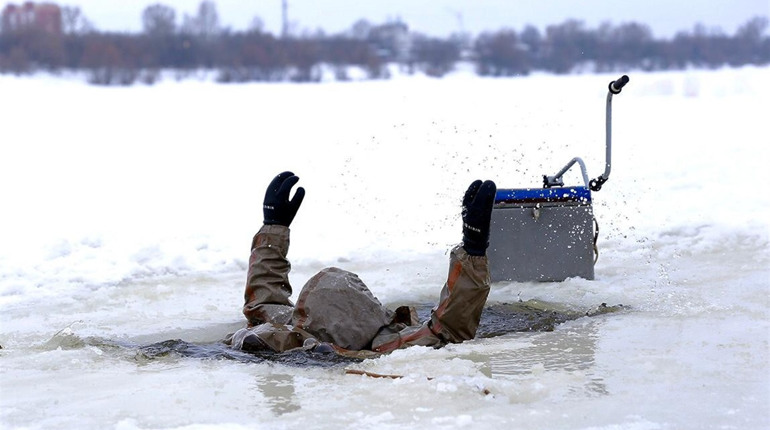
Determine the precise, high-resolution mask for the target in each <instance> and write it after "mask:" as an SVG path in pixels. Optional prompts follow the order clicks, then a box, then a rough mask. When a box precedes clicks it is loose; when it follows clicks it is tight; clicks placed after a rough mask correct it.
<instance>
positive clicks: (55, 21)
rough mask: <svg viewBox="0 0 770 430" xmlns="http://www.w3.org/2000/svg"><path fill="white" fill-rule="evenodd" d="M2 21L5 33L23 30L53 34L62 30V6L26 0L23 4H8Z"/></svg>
mask: <svg viewBox="0 0 770 430" xmlns="http://www.w3.org/2000/svg"><path fill="white" fill-rule="evenodd" d="M0 22H1V23H2V30H3V32H4V33H11V32H16V31H23V30H36V31H41V32H45V33H53V34H61V32H62V14H61V8H60V7H59V6H58V5H56V4H53V3H33V2H26V3H24V4H22V5H21V6H17V5H15V4H12V3H11V4H8V5H7V6H6V7H5V8H4V9H3V15H2V21H0Z"/></svg>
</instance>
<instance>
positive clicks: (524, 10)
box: [0, 0, 770, 37]
mask: <svg viewBox="0 0 770 430" xmlns="http://www.w3.org/2000/svg"><path fill="white" fill-rule="evenodd" d="M49 1H51V0H49ZM52 1H54V2H57V1H56V0H52ZM22 2H23V1H22V0H17V1H15V2H7V1H3V2H0V4H3V5H5V4H8V3H22ZM58 3H60V4H67V5H72V6H80V8H81V10H82V11H83V13H84V15H85V16H86V17H87V18H88V19H89V20H90V21H91V22H92V23H93V24H94V25H95V26H96V28H97V29H99V30H102V31H106V30H109V31H132V32H136V31H140V30H141V13H142V10H143V9H144V8H145V7H146V6H147V5H149V4H153V3H162V4H165V5H168V6H171V7H173V8H174V9H175V10H176V12H177V22H178V23H179V22H181V18H182V16H183V15H184V14H189V15H192V14H194V13H195V11H196V10H197V6H198V4H199V3H200V0H161V1H153V0H64V1H61V2H58ZM288 3H289V20H290V22H292V23H293V24H294V27H295V28H296V29H298V30H315V29H318V28H321V29H323V30H324V31H326V32H327V33H337V32H341V31H343V30H346V29H348V28H350V27H351V25H352V24H353V23H354V22H355V21H357V20H358V19H360V18H365V19H367V20H369V21H370V22H372V23H383V22H386V21H388V20H392V19H396V18H401V20H402V21H404V22H406V23H407V24H408V25H409V27H410V29H412V30H414V31H418V32H422V33H427V34H431V35H436V36H444V35H447V34H450V33H452V32H455V31H458V30H465V31H469V32H471V33H474V34H477V33H479V32H481V31H485V30H497V29H500V28H503V27H509V28H513V29H516V30H521V29H523V28H524V26H525V25H526V24H533V25H535V26H537V27H540V28H541V29H542V28H545V26H547V25H549V24H558V23H561V22H563V21H564V20H566V19H568V18H576V19H580V20H583V21H584V22H585V23H586V24H587V25H588V26H589V27H596V26H598V25H599V24H600V23H601V22H603V21H609V22H612V23H613V24H619V23H622V22H628V21H636V22H639V23H644V24H647V25H649V26H650V28H651V29H652V31H653V33H654V34H655V36H658V37H669V36H673V35H674V34H675V33H676V32H677V31H680V30H690V29H692V27H693V25H694V24H695V23H696V22H700V23H702V24H704V25H706V27H707V28H716V27H719V28H721V29H722V30H723V31H724V32H726V33H728V34H732V33H733V32H734V31H735V29H736V28H737V27H738V26H740V25H741V24H743V23H745V22H746V21H747V20H748V19H749V18H751V17H754V16H765V17H770V0H288ZM216 4H217V9H218V11H219V16H220V20H221V22H222V24H223V25H225V26H229V27H231V28H232V29H234V30H243V29H245V28H247V27H248V26H249V24H250V23H251V22H252V20H253V19H254V17H256V16H259V17H260V18H261V19H262V21H263V22H264V24H265V29H266V30H267V31H270V32H273V33H276V34H277V33H279V32H280V28H281V0H216Z"/></svg>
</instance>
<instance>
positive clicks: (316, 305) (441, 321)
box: [226, 225, 490, 355]
mask: <svg viewBox="0 0 770 430" xmlns="http://www.w3.org/2000/svg"><path fill="white" fill-rule="evenodd" d="M288 250H289V229H288V228H287V227H284V226H280V225H265V226H263V227H262V228H261V229H260V231H259V232H258V233H257V234H256V235H255V237H254V240H253V241H252V250H251V257H250V259H249V271H248V276H247V282H246V291H245V294H244V299H245V305H244V306H243V313H244V315H245V316H246V319H247V321H248V326H247V327H246V328H244V329H242V330H239V331H238V332H236V333H235V334H233V335H231V336H229V337H228V339H227V340H226V341H227V342H228V343H229V344H231V346H232V347H233V348H235V349H259V348H265V349H270V350H273V351H277V352H282V351H287V350H290V349H295V348H306V349H311V348H314V347H317V346H318V345H319V344H321V343H328V344H331V345H332V347H333V348H334V350H335V351H336V352H338V353H341V354H349V355H356V352H357V351H360V352H362V353H364V352H367V351H371V352H374V353H385V352H390V351H393V350H395V349H398V348H403V347H407V346H414V345H421V346H432V347H440V346H443V345H445V344H447V343H458V342H463V341H465V340H469V339H473V337H474V336H475V334H476V330H477V328H478V325H479V319H480V317H481V312H482V310H483V307H484V304H485V303H486V300H487V296H488V294H489V283H490V280H489V268H488V263H487V258H486V256H471V255H469V254H468V253H467V252H466V251H465V250H464V249H463V248H462V247H460V246H458V247H456V248H454V249H453V250H452V252H451V254H450V259H449V271H448V275H447V282H446V284H445V285H444V287H443V288H442V290H441V293H440V297H439V303H438V305H437V306H436V307H435V308H433V310H432V312H431V317H430V319H429V320H428V321H425V322H424V323H422V324H420V323H419V320H418V319H417V316H416V313H415V311H414V309H412V308H409V307H406V306H402V307H399V308H398V309H396V310H395V312H393V311H390V310H388V309H386V308H385V307H384V306H382V304H381V303H380V302H379V300H377V298H376V297H375V296H374V295H373V294H372V293H371V291H370V290H369V289H368V288H367V287H366V285H365V284H364V283H363V282H362V281H361V279H359V278H358V276H357V275H355V274H354V273H351V272H348V271H345V270H342V269H339V268H327V269H324V270H322V271H321V272H319V273H318V274H317V275H315V276H314V277H312V278H311V279H310V280H309V281H308V282H307V283H306V284H305V286H304V287H303V289H302V291H301V292H300V294H299V298H298V303H297V305H296V306H294V304H293V303H292V302H291V301H290V300H289V297H290V296H291V293H292V287H291V285H290V283H289V278H288V274H289V271H290V270H291V265H290V264H289V261H288V259H287V254H288ZM406 281H408V280H406ZM358 355H360V354H358Z"/></svg>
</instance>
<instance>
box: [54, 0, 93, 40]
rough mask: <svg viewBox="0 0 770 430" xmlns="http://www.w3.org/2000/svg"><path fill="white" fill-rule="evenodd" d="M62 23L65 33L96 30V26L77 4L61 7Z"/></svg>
mask: <svg viewBox="0 0 770 430" xmlns="http://www.w3.org/2000/svg"><path fill="white" fill-rule="evenodd" d="M61 21H62V22H61V24H62V31H63V32H64V34H85V33H90V32H92V31H94V26H93V24H91V22H90V21H89V20H88V19H87V18H86V17H85V16H84V15H83V13H82V12H81V11H80V8H79V7H77V6H64V7H62V9H61Z"/></svg>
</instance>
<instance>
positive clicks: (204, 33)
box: [182, 0, 222, 39]
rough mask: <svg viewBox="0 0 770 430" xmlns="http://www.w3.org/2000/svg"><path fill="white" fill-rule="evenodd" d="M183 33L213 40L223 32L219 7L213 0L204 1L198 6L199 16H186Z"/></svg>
mask: <svg viewBox="0 0 770 430" xmlns="http://www.w3.org/2000/svg"><path fill="white" fill-rule="evenodd" d="M182 31H183V32H185V33H190V34H194V35H197V36H200V37H202V38H203V39H212V38H214V37H215V36H217V35H218V34H219V33H220V32H221V31H222V29H221V27H220V25H219V13H218V12H217V5H216V3H214V2H213V1H211V0H204V1H202V2H201V3H200V4H199V5H198V14H197V15H195V16H189V15H185V17H184V23H183V24H182Z"/></svg>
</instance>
